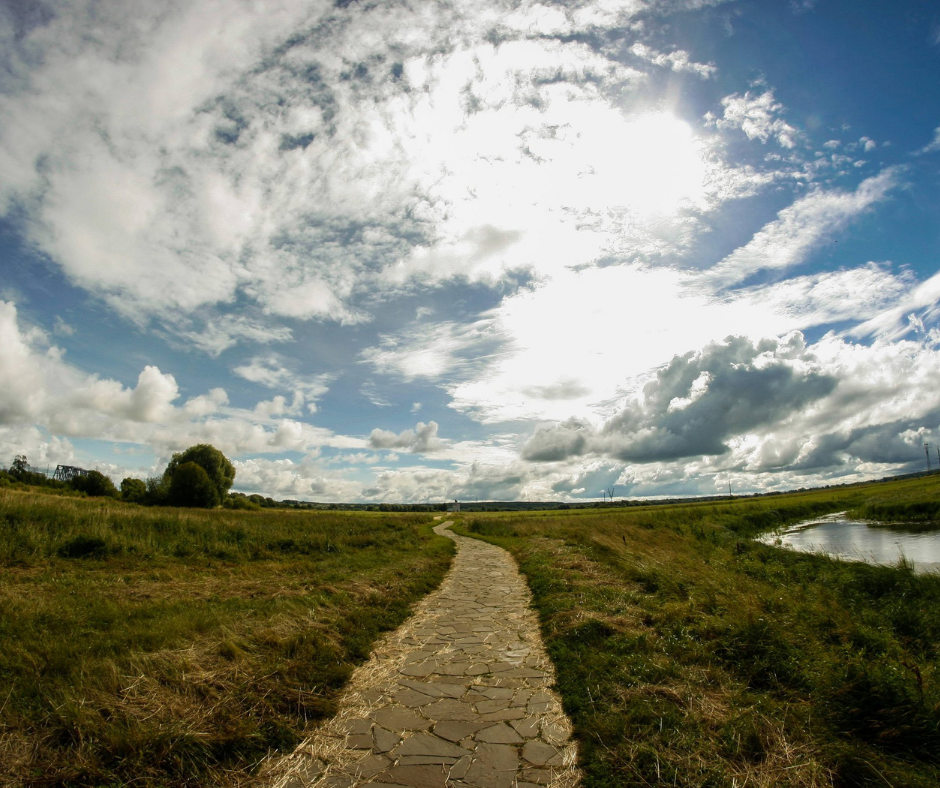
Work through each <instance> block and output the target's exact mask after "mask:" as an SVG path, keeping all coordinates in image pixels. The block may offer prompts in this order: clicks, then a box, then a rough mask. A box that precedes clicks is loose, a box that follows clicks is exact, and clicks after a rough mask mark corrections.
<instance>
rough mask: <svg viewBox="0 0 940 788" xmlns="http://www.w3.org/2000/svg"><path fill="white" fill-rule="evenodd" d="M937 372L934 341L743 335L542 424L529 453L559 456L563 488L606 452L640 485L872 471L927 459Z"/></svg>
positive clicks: (938, 428)
mask: <svg viewBox="0 0 940 788" xmlns="http://www.w3.org/2000/svg"><path fill="white" fill-rule="evenodd" d="M938 374H940V353H937V351H936V349H935V346H934V345H933V344H932V343H929V342H913V341H901V342H884V341H877V342H875V343H874V344H872V345H868V346H866V345H857V344H854V343H850V342H846V341H845V340H844V339H841V338H839V337H836V336H834V335H828V336H827V337H824V338H823V339H822V340H820V341H819V342H818V343H816V344H815V345H812V346H807V345H806V344H805V341H804V340H803V339H802V337H801V336H800V335H799V334H793V335H791V336H790V337H788V338H786V339H785V340H779V339H768V340H763V341H759V342H751V341H747V340H743V339H740V338H738V339H734V340H728V341H727V342H725V343H721V344H719V345H711V346H708V347H706V348H703V350H701V351H699V352H697V353H693V354H685V355H683V356H679V357H676V358H674V359H673V360H672V362H670V364H668V365H667V366H666V367H664V368H663V369H661V370H660V371H659V372H658V373H657V374H656V375H655V376H654V377H653V378H652V379H651V380H650V381H649V382H648V384H647V386H646V387H645V388H644V390H643V391H642V392H641V393H640V394H639V395H638V396H637V397H634V398H631V399H629V400H628V401H627V402H625V403H624V405H623V406H622V407H621V409H620V410H619V411H618V412H617V413H615V414H614V415H613V416H612V417H611V418H610V419H608V420H607V421H605V422H603V423H600V424H597V423H594V422H591V421H587V420H582V419H570V420H568V421H565V422H559V423H556V424H554V425H544V426H542V427H541V428H539V429H538V430H536V432H535V433H534V435H533V436H532V437H531V438H530V440H529V441H528V443H527V444H526V445H525V446H524V447H523V450H522V453H521V454H522V457H523V459H526V460H528V461H531V462H538V463H548V464H549V465H548V467H551V468H555V467H557V476H556V480H555V482H554V484H555V489H556V490H557V491H558V492H561V493H566V492H567V491H569V490H571V489H575V488H580V487H584V486H585V483H586V482H585V479H586V478H587V477H586V476H585V474H589V472H590V473H594V471H590V470H589V469H591V468H594V469H595V470H597V469H601V468H606V470H605V471H604V472H605V473H608V475H609V473H610V472H611V467H610V466H609V463H610V462H611V461H613V462H616V463H622V465H620V466H619V468H620V469H621V471H620V473H619V476H618V477H617V480H616V481H617V483H618V484H622V485H624V486H625V488H626V490H628V491H631V494H634V495H637V494H639V495H668V494H670V493H685V494H688V493H690V492H692V491H697V492H700V493H706V494H707V493H709V492H715V491H716V489H715V488H711V489H710V488H709V486H710V485H713V484H714V485H717V488H718V489H721V485H722V484H724V485H727V483H728V481H729V480H731V481H733V483H734V484H735V486H736V489H737V488H738V485H740V486H742V487H747V488H748V489H754V488H763V489H784V488H786V487H787V486H794V485H803V484H805V483H806V480H807V479H811V480H812V481H814V482H815V483H821V482H824V481H828V480H830V479H833V478H841V479H843V480H845V479H858V478H866V477H869V478H870V477H871V476H877V475H879V474H886V473H890V472H891V471H892V470H893V469H897V468H898V467H902V468H903V467H907V468H911V469H914V468H919V467H920V463H922V461H923V443H924V441H929V442H930V443H931V444H934V443H936V442H937V440H938V438H940V394H938V393H937V391H936V387H935V386H934V385H933V382H932V381H933V380H934V379H935V376H936V375H938ZM604 463H608V465H606V466H605V465H604ZM598 472H600V471H598ZM703 480H704V481H703ZM725 489H726V488H725Z"/></svg>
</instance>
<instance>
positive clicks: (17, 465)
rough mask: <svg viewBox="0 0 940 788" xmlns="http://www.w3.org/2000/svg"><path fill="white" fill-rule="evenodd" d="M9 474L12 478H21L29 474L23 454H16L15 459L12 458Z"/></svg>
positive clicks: (27, 463)
mask: <svg viewBox="0 0 940 788" xmlns="http://www.w3.org/2000/svg"><path fill="white" fill-rule="evenodd" d="M10 473H11V474H12V475H13V476H22V475H24V474H26V473H29V462H28V461H27V460H26V455H25V454H17V455H16V457H14V458H13V464H12V465H11V466H10Z"/></svg>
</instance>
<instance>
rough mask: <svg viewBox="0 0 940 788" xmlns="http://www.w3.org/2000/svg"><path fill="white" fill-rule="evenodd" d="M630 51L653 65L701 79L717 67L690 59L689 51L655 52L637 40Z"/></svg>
mask: <svg viewBox="0 0 940 788" xmlns="http://www.w3.org/2000/svg"><path fill="white" fill-rule="evenodd" d="M630 52H631V53H632V54H634V55H636V57H638V58H640V59H641V60H645V61H647V62H649V63H652V64H653V65H654V66H662V67H665V68H668V69H671V70H672V71H687V72H689V73H691V74H696V75H697V76H700V77H702V78H703V79H710V78H711V77H713V76H715V74H716V73H717V72H718V69H717V68H715V67H714V66H713V65H710V64H705V63H696V62H694V61H692V60H690V59H689V53H688V52H686V51H684V50H682V49H677V50H674V51H673V52H668V53H665V52H657V51H656V50H655V49H653V48H651V47H648V46H647V45H646V44H642V43H640V42H637V43H635V44H634V45H633V46H631V47H630Z"/></svg>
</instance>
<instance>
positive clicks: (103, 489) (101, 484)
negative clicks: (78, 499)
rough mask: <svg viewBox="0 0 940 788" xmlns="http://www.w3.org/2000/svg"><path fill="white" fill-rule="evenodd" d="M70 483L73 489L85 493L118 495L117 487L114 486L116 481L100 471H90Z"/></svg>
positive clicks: (95, 495) (91, 494)
mask: <svg viewBox="0 0 940 788" xmlns="http://www.w3.org/2000/svg"><path fill="white" fill-rule="evenodd" d="M69 484H70V485H71V486H72V488H73V489H75V490H78V491H79V492H83V493H85V495H90V496H93V497H98V496H108V497H111V498H117V497H118V491H117V487H115V486H114V482H112V481H111V479H109V478H108V477H107V476H105V475H104V474H103V473H101V472H100V471H89V472H88V473H86V474H85V475H84V476H76V477H75V478H74V479H72V480H71V481H70V482H69Z"/></svg>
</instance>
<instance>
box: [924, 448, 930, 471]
mask: <svg viewBox="0 0 940 788" xmlns="http://www.w3.org/2000/svg"><path fill="white" fill-rule="evenodd" d="M924 453H925V454H926V455H927V473H930V447H929V446H928V445H927V441H924Z"/></svg>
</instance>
